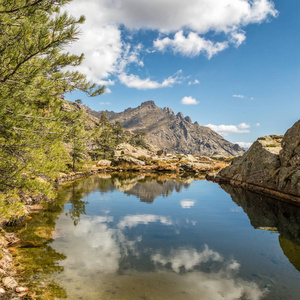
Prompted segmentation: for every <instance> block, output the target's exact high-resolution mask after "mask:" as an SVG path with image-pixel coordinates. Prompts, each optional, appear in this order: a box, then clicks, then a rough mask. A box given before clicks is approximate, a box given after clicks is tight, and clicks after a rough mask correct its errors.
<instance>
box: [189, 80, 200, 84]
mask: <svg viewBox="0 0 300 300" xmlns="http://www.w3.org/2000/svg"><path fill="white" fill-rule="evenodd" d="M199 83H200V82H199V80H197V79H195V80H194V81H189V83H188V85H193V84H199Z"/></svg>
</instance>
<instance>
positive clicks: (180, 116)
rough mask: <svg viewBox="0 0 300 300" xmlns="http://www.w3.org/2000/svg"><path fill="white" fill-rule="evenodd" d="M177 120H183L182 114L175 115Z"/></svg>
mask: <svg viewBox="0 0 300 300" xmlns="http://www.w3.org/2000/svg"><path fill="white" fill-rule="evenodd" d="M176 117H177V118H179V119H180V120H184V116H183V113H182V112H179V113H178V114H177V115H176Z"/></svg>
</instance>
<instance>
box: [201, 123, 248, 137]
mask: <svg viewBox="0 0 300 300" xmlns="http://www.w3.org/2000/svg"><path fill="white" fill-rule="evenodd" d="M205 126H206V127H209V128H210V129H212V130H214V131H216V132H218V133H220V134H222V135H225V136H226V135H228V134H229V133H249V132H250V130H249V128H250V125H249V124H246V123H241V124H239V125H213V124H207V125H205Z"/></svg>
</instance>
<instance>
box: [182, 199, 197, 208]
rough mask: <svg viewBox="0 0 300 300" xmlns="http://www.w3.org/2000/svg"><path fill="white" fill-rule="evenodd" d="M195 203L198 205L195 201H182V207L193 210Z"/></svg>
mask: <svg viewBox="0 0 300 300" xmlns="http://www.w3.org/2000/svg"><path fill="white" fill-rule="evenodd" d="M195 203H196V201H195V200H188V199H185V200H182V201H180V205H181V207H182V208H191V207H193V206H194V205H195Z"/></svg>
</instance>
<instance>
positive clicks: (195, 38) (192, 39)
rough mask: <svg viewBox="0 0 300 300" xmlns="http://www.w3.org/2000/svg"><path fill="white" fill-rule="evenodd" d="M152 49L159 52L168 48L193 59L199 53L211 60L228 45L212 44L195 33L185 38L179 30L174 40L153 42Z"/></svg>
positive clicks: (165, 39)
mask: <svg viewBox="0 0 300 300" xmlns="http://www.w3.org/2000/svg"><path fill="white" fill-rule="evenodd" d="M154 47H155V48H156V49H158V50H160V51H164V50H166V49H168V48H170V49H172V50H173V52H174V53H179V54H181V55H183V56H189V57H195V56H198V55H199V54H201V53H205V54H206V55H207V57H208V58H212V57H213V56H214V55H215V54H217V53H218V52H220V51H222V50H224V49H226V48H227V47H228V43H227V42H222V43H220V42H217V43H214V42H212V41H210V40H206V39H204V38H202V37H200V36H199V35H198V34H197V33H195V32H190V33H189V34H188V36H185V35H184V34H183V31H182V30H180V31H178V32H177V33H176V34H175V36H174V39H170V38H168V37H165V38H163V39H157V40H155V41H154Z"/></svg>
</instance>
